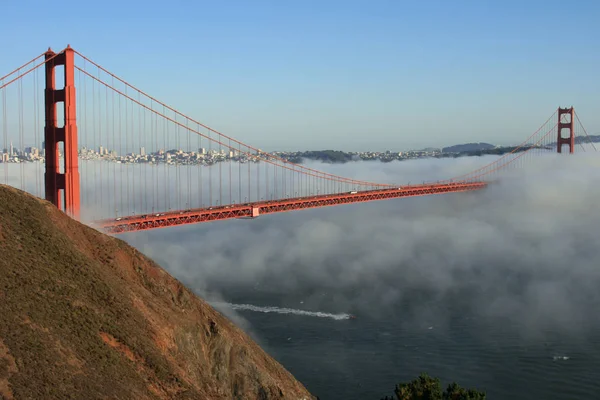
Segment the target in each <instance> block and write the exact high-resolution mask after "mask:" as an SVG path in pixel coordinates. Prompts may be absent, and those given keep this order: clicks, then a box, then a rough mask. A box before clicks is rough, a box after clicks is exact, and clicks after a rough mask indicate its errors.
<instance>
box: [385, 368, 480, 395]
mask: <svg viewBox="0 0 600 400" xmlns="http://www.w3.org/2000/svg"><path fill="white" fill-rule="evenodd" d="M394 393H395V395H396V397H395V398H394V397H388V396H386V397H385V398H383V399H381V400H485V399H486V396H485V393H484V392H480V391H478V390H476V389H465V388H462V387H460V386H459V385H458V384H457V383H456V382H453V383H451V384H449V385H448V387H447V388H446V390H445V391H444V392H442V385H441V383H440V380H439V379H438V378H432V377H430V376H429V375H427V374H421V375H419V377H418V378H416V379H414V380H413V381H411V382H409V383H401V384H399V385H396V390H394Z"/></svg>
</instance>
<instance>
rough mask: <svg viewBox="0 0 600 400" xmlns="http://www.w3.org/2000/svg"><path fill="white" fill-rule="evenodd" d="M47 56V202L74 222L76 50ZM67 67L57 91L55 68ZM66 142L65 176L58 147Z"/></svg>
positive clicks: (76, 212)
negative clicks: (60, 124) (61, 123)
mask: <svg viewBox="0 0 600 400" xmlns="http://www.w3.org/2000/svg"><path fill="white" fill-rule="evenodd" d="M45 56H46V63H45V68H46V91H45V96H44V99H45V112H46V126H45V128H44V142H45V149H46V172H45V175H44V179H45V191H46V200H48V201H50V202H51V203H52V204H54V205H55V206H56V207H57V208H58V209H62V203H63V198H62V195H63V194H64V210H65V212H66V213H67V214H68V215H70V216H71V217H72V218H74V219H77V220H78V219H79V214H80V207H81V203H80V186H79V185H80V181H79V160H78V155H77V120H76V112H77V110H76V108H75V104H76V103H75V60H74V56H75V54H74V52H73V49H71V48H70V47H67V48H66V49H65V50H63V51H62V52H61V53H59V54H55V53H54V52H53V51H52V50H48V51H47V52H46V53H45ZM59 65H63V66H64V82H65V87H64V88H63V89H56V71H55V68H56V66H59ZM59 102H63V103H64V115H63V116H64V126H63V127H58V126H57V121H56V120H57V115H56V104H57V103H59ZM60 142H64V153H65V154H64V167H65V168H64V173H61V172H60V166H59V162H60V161H59V156H58V144H59V143H60Z"/></svg>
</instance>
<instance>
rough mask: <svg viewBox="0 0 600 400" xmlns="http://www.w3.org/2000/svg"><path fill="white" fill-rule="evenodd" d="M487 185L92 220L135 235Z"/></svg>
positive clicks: (409, 188)
mask: <svg viewBox="0 0 600 400" xmlns="http://www.w3.org/2000/svg"><path fill="white" fill-rule="evenodd" d="M487 185H488V182H482V181H478V182H462V183H449V184H432V185H429V184H427V185H410V186H401V187H398V188H393V189H379V190H368V191H360V192H346V193H338V194H327V195H320V196H308V197H298V198H292V199H283V200H273V201H260V202H254V203H246V204H239V205H235V204H234V205H226V206H215V207H206V208H196V209H191V210H185V211H170V212H164V213H154V214H146V215H134V216H129V217H123V218H117V219H104V220H100V221H95V222H94V223H92V226H94V227H97V228H99V229H101V230H103V231H104V232H107V233H115V234H118V233H124V232H134V231H141V230H147V229H156V228H167V227H171V226H176V225H186V224H197V223H201V222H210V221H219V220H224V219H233V218H256V217H258V216H260V215H264V214H272V213H278V212H286V211H293V210H302V209H307V208H316V207H327V206H336V205H340V204H351V203H361V202H366V201H375V200H386V199H395V198H401V197H414V196H426V195H432V194H443V193H456V192H467V191H473V190H480V189H484V188H485V187H487Z"/></svg>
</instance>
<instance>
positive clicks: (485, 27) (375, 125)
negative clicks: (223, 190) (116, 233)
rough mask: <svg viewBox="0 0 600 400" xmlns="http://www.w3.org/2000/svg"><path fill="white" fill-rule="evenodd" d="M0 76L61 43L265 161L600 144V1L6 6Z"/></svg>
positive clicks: (42, 2) (32, 0) (126, 1)
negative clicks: (329, 154) (569, 123)
mask: <svg viewBox="0 0 600 400" xmlns="http://www.w3.org/2000/svg"><path fill="white" fill-rule="evenodd" d="M0 13H1V14H2V23H1V24H0V38H1V39H0V40H1V43H2V45H3V55H2V57H1V58H0V75H1V74H2V73H3V72H8V71H9V70H10V69H12V68H15V67H17V66H18V65H20V64H21V63H23V62H25V61H27V60H29V59H30V58H32V57H33V56H35V55H37V54H39V53H41V52H43V51H44V50H45V49H46V48H47V47H48V46H51V47H52V48H53V49H54V50H60V49H62V48H64V47H65V46H66V45H67V43H69V44H71V46H72V47H74V48H76V49H77V50H79V51H80V52H82V53H83V54H85V55H87V56H88V57H90V58H91V59H93V60H94V61H96V62H98V63H100V64H101V65H103V66H105V67H106V68H108V69H109V70H111V71H112V72H114V73H115V74H117V75H119V76H121V77H123V78H125V79H127V80H128V81H130V82H131V83H132V84H134V85H136V86H138V87H139V88H141V89H143V90H145V91H147V92H149V93H150V94H152V95H154V96H155V97H158V98H159V99H161V100H163V101H165V102H166V103H168V104H170V105H172V106H173V107H175V108H177V109H179V110H180V111H182V112H184V113H187V114H189V115H190V116H192V117H194V118H196V119H199V120H200V121H202V122H204V123H206V124H208V125H209V126H212V127H213V128H215V129H217V130H220V131H222V132H224V133H227V134H229V135H232V136H234V137H236V138H239V139H240V140H242V141H244V142H248V143H249V144H252V145H256V146H257V147H261V148H263V149H265V150H273V149H321V148H336V149H341V150H356V149H372V150H385V149H393V150H404V149H408V148H417V147H424V146H444V145H451V144H455V143H462V142H467V141H489V142H493V143H498V144H511V143H515V142H519V141H520V140H522V139H525V138H526V137H527V136H528V135H529V134H530V133H532V132H533V131H534V130H535V129H537V127H538V126H539V125H541V124H542V123H543V122H544V121H545V120H546V119H547V118H548V117H549V116H550V115H551V114H552V113H553V112H554V110H555V109H556V107H558V106H559V105H560V106H570V105H573V106H575V107H576V109H577V111H578V113H579V115H580V118H582V121H583V123H584V125H585V126H586V128H587V129H588V132H589V133H597V132H600V113H599V112H598V111H599V110H600V98H599V94H600V1H597V0H589V1H569V2H566V1H564V0H563V1H555V0H543V1H541V0H503V1H485V0H477V1H460V0H456V1H450V0H443V1H442V0H440V1H425V0H423V1H401V0H395V1H377V0H369V1H367V0H364V1H352V0H340V1H338V0H327V1H326V0H302V1H300V0H297V1H291V0H290V1H284V0H273V1H263V0H253V1H241V0H240V1H200V0H197V1H193V0H189V1H177V0H171V1H160V2H159V1H137V0H136V1H132V0H120V1H115V0H104V1H88V0H77V1H73V0H66V1H46V0H6V1H3V2H2V4H1V6H0Z"/></svg>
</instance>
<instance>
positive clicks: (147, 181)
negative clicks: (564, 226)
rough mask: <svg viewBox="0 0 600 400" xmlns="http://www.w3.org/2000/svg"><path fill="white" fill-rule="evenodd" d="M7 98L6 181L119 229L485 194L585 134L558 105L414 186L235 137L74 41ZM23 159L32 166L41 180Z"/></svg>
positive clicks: (3, 130) (47, 57)
mask: <svg viewBox="0 0 600 400" xmlns="http://www.w3.org/2000/svg"><path fill="white" fill-rule="evenodd" d="M0 104H1V111H0V134H1V135H2V137H1V139H0V146H1V145H3V147H4V148H3V150H2V152H0V156H1V158H0V161H1V162H2V164H3V166H4V182H3V183H5V184H11V185H12V186H15V187H18V188H21V189H23V190H27V191H29V192H31V193H33V194H35V195H38V196H40V197H45V199H46V200H48V201H50V202H51V203H52V204H54V205H56V206H57V207H58V208H59V209H61V210H63V211H65V212H66V213H67V214H68V215H70V216H71V217H73V218H75V219H78V220H82V221H88V222H90V223H91V224H92V225H93V226H95V227H97V228H99V229H101V230H104V231H105V232H109V233H115V234H116V233H123V232H131V231H139V230H147V229H155V228H163V227H169V226H176V225H184V224H193V223H200V222H209V221H218V220H226V219H234V218H256V217H258V216H261V215H265V214H271V213H278V212H285V211H292V210H302V209H308V208H316V207H325V206H337V205H342V204H351V203H359V202H367V201H374V200H385V199H394V198H402V197H414V196H426V195H433V194H444V193H456V192H466V191H474V190H480V189H483V188H485V187H486V186H487V185H488V184H489V183H490V182H491V181H493V180H495V179H497V178H498V177H499V175H500V174H501V173H502V172H503V171H506V170H507V169H511V168H520V167H523V166H524V164H526V163H528V162H529V161H530V160H532V159H533V158H534V157H535V156H537V155H540V154H547V153H549V152H555V151H557V152H558V153H561V152H562V151H563V146H565V147H567V148H568V151H569V153H574V152H575V149H576V144H577V143H576V140H575V138H576V137H584V138H585V137H588V134H587V132H586V130H585V128H584V127H583V125H582V124H581V121H580V119H579V117H578V115H577V114H576V112H575V110H574V108H573V107H570V108H560V107H559V108H558V109H557V110H556V111H555V112H554V113H553V114H552V115H551V116H550V117H549V118H548V119H547V120H546V121H545V122H544V123H543V124H542V125H541V126H540V127H539V128H538V129H537V130H536V131H535V132H533V133H532V134H531V135H530V136H529V137H528V138H527V139H525V140H524V141H523V143H521V144H520V145H518V146H516V147H515V148H514V149H513V150H512V151H510V152H508V153H505V154H504V155H502V156H501V157H499V158H497V159H496V160H494V161H493V162H490V163H489V164H487V165H484V166H483V167H480V168H477V169H476V170H473V171H470V172H469V173H466V174H462V175H460V176H455V177H450V178H448V179H445V180H442V181H435V182H424V183H423V184H417V185H414V184H413V185H410V184H408V185H407V184H398V183H390V182H387V183H381V182H369V181H364V180H358V179H352V178H347V177H342V176H338V175H335V174H331V173H327V172H323V171H318V170H316V169H313V168H310V167H308V166H306V165H303V164H296V163H291V162H289V161H287V160H286V159H284V158H282V157H280V156H278V155H276V154H270V153H267V152H263V151H261V150H260V149H258V148H255V147H252V146H250V145H247V144H245V143H243V142H241V141H239V140H236V139H234V138H232V137H229V136H227V135H225V134H223V133H221V132H219V131H217V130H215V129H213V128H211V127H209V126H207V125H205V124H203V123H201V122H199V121H197V120H195V119H193V118H190V117H188V116H186V115H184V114H183V113H181V112H179V111H177V110H176V109H175V108H173V107H171V106H169V105H167V104H165V103H163V102H161V101H159V100H157V99H156V98H154V97H152V96H151V95H149V94H147V93H146V92H144V91H142V90H140V89H138V88H136V87H135V86H133V85H132V84H130V83H128V82H127V81H126V80H124V79H122V78H120V77H119V76H117V75H115V74H113V73H111V72H109V71H108V70H107V69H105V68H104V67H102V66H101V65H100V64H98V63H96V62H94V61H92V60H91V59H89V58H87V57H85V56H84V55H82V54H81V53H79V52H78V51H76V50H75V49H73V48H71V47H70V46H68V47H67V48H65V49H64V50H62V51H60V52H58V53H55V52H53V51H52V50H51V49H48V51H46V52H44V53H42V54H40V55H39V56H37V57H35V58H33V59H32V60H30V61H29V62H27V63H25V64H23V65H21V66H20V67H19V68H17V69H15V70H13V71H11V72H10V73H8V74H7V75H4V76H1V77H0ZM13 141H14V142H16V143H17V146H18V148H19V149H23V148H24V146H25V145H26V144H27V143H29V144H31V143H35V144H36V145H40V144H42V148H41V149H40V150H38V149H37V148H35V147H34V146H30V147H29V149H30V151H29V152H27V153H26V154H27V155H23V154H20V155H15V154H14V151H13ZM579 144H581V142H580V143H579ZM591 144H592V146H594V145H593V143H591ZM91 149H100V150H99V151H96V150H91ZM137 149H139V153H137V154H136V153H135V150H137ZM146 149H150V151H148V152H147V151H146ZM581 149H582V150H585V148H584V147H583V146H581ZM594 150H595V147H594ZM25 160H28V161H32V165H34V167H35V168H34V169H35V171H34V173H33V177H32V176H31V173H30V169H28V168H26V167H25V163H24V162H22V161H25ZM142 166H143V167H144V168H142ZM146 167H147V168H146ZM41 169H44V173H43V179H42V178H41V176H42V171H41Z"/></svg>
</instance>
